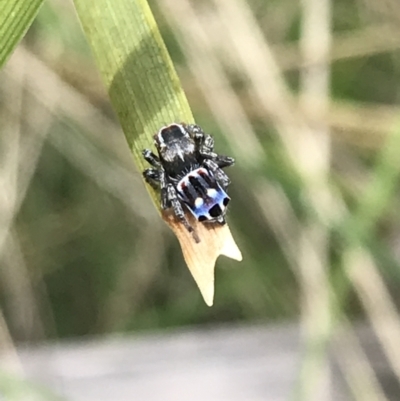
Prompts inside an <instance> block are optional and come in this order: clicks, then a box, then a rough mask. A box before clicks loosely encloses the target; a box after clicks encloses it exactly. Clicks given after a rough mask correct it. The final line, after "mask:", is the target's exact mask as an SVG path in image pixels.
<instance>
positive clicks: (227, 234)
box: [163, 213, 242, 306]
mask: <svg viewBox="0 0 400 401" xmlns="http://www.w3.org/2000/svg"><path fill="white" fill-rule="evenodd" d="M186 217H187V219H188V221H189V223H190V225H191V226H192V227H193V228H194V230H195V232H196V234H197V236H198V237H199V240H200V241H199V242H196V241H195V239H194V237H193V235H192V234H191V233H189V232H188V231H187V229H186V228H185V227H184V226H183V224H181V223H180V222H179V221H177V219H176V218H175V217H174V216H173V215H172V214H171V213H163V219H164V220H165V221H166V223H167V224H168V225H169V226H170V228H171V229H172V231H173V232H174V234H175V235H176V237H177V238H178V241H179V243H180V245H181V248H182V253H183V257H184V259H185V261H186V264H187V266H188V268H189V270H190V272H191V274H192V276H193V278H194V280H195V281H196V284H197V286H198V287H199V289H200V292H201V294H202V296H203V299H204V301H205V303H206V304H207V305H208V306H212V305H213V300H214V271H215V263H216V260H217V258H218V256H219V255H225V256H227V257H229V258H232V259H235V260H238V261H241V260H242V254H241V252H240V250H239V248H238V246H237V245H236V242H235V240H234V239H233V237H232V234H231V231H230V229H229V227H228V225H227V224H225V225H223V226H221V225H219V224H204V223H200V222H198V221H197V220H196V219H194V218H193V217H192V216H189V215H187V216H186Z"/></svg>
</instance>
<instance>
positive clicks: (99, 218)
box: [0, 0, 400, 341]
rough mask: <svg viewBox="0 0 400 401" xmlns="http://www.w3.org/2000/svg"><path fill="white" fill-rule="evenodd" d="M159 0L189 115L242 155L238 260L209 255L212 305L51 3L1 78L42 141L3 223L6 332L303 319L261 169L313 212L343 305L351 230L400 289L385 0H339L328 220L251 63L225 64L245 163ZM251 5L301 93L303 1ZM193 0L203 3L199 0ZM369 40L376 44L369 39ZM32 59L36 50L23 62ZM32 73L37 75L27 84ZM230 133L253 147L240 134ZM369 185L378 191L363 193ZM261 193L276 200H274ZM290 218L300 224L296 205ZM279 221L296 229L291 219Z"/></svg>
mask: <svg viewBox="0 0 400 401" xmlns="http://www.w3.org/2000/svg"><path fill="white" fill-rule="evenodd" d="M389 3H390V2H387V4H389ZM160 4H161V2H160V3H158V2H157V1H156V0H154V1H152V2H151V6H152V8H153V10H154V13H155V17H156V19H157V21H158V22H159V24H160V29H161V31H162V34H163V37H164V39H165V41H166V44H167V47H168V49H169V51H170V53H171V57H172V59H173V60H174V62H175V65H176V68H177V70H178V74H179V75H180V78H181V80H182V84H183V87H184V89H185V91H186V93H187V96H188V99H189V102H190V104H191V107H192V110H193V112H194V114H195V116H196V121H197V122H198V123H199V124H200V125H201V126H202V127H204V128H205V130H206V131H207V132H210V133H212V134H213V135H214V136H215V138H216V150H217V151H219V152H221V153H226V154H229V155H233V156H234V157H236V158H237V159H238V162H237V164H236V166H235V167H233V168H232V169H231V171H229V175H230V177H231V179H232V183H233V184H232V186H231V188H230V194H231V197H232V203H231V207H230V212H229V216H228V220H229V224H230V226H231V229H232V231H233V233H234V237H235V238H236V240H237V242H238V244H239V246H240V248H241V250H242V253H243V258H244V261H243V262H242V263H240V264H238V263H237V262H235V261H231V260H228V259H225V258H220V259H219V260H218V263H217V270H216V299H215V303H214V306H213V307H212V308H211V309H210V308H208V307H207V306H206V305H205V304H204V302H203V300H202V298H201V295H200V293H199V291H198V290H197V287H196V285H195V283H194V281H193V279H192V278H191V276H190V273H189V272H188V270H187V269H186V266H185V263H184V261H183V258H182V255H181V251H180V248H179V246H178V243H177V240H176V239H175V238H174V237H173V235H172V233H171V232H169V230H168V229H167V228H166V227H165V226H164V223H163V222H162V221H161V219H160V218H159V217H158V215H157V212H156V210H155V209H154V207H153V205H152V202H151V200H150V197H149V196H148V195H147V193H146V192H145V189H144V185H143V183H142V181H141V179H140V172H139V171H136V170H135V167H134V165H133V162H132V160H131V155H130V154H129V151H128V146H127V144H126V142H125V139H124V137H123V134H122V131H121V130H120V128H119V127H118V123H117V121H116V118H115V116H114V114H113V112H112V110H111V107H110V105H109V102H108V97H107V95H106V93H105V90H104V89H103V86H102V83H101V81H100V78H99V74H98V72H97V69H96V66H95V65H94V62H93V60H92V56H91V53H90V50H89V48H88V45H87V44H86V41H85V37H84V35H83V33H82V30H81V28H80V26H79V23H78V20H77V17H76V15H75V12H74V10H73V8H72V6H71V5H70V4H69V3H67V2H63V1H60V0H58V1H57V0H53V1H48V2H46V3H45V4H44V5H43V7H42V9H41V10H40V12H39V14H38V17H37V18H36V20H35V22H34V23H33V25H32V27H31V29H30V30H29V32H28V34H27V36H26V37H25V39H24V40H23V43H22V45H21V48H22V47H23V52H24V53H23V54H22V53H20V54H19V59H18V60H25V63H26V66H25V70H22V71H19V70H18V65H19V64H18V63H21V61H18V60H16V59H13V58H12V59H11V60H10V63H9V65H6V68H5V71H2V73H1V76H0V116H1V120H2V122H3V130H4V132H6V131H8V130H12V129H13V128H15V126H17V129H18V130H19V141H20V143H21V144H24V143H30V141H32V140H35V138H36V139H37V141H38V142H40V143H41V144H42V145H41V146H42V148H41V150H40V153H39V155H38V157H37V160H36V161H35V162H34V163H33V165H31V166H30V168H29V169H30V170H32V172H33V175H32V178H31V180H30V183H29V187H28V189H27V192H26V195H25V197H24V198H23V200H22V204H21V206H20V209H19V211H18V213H17V214H16V216H15V218H14V220H13V225H12V228H11V231H10V232H11V233H12V237H13V238H14V239H13V241H14V242H15V241H16V242H17V245H15V243H14V245H8V246H6V247H5V250H4V255H3V259H2V260H3V262H2V264H3V268H4V270H7V271H8V273H4V272H3V274H2V275H1V276H0V305H1V306H2V309H3V311H4V315H5V318H6V321H7V323H8V326H9V329H10V331H11V334H12V337H13V338H15V339H16V340H29V341H33V340H38V339H43V338H54V337H57V338H60V337H72V336H79V335H85V334H99V333H106V332H112V331H127V330H148V329H157V328H164V327H171V326H181V325H191V324H211V323H216V322H218V323H220V322H228V321H271V320H274V321H278V320H279V321H282V320H288V319H297V318H298V316H299V311H300V303H299V298H301V291H300V289H299V283H298V279H296V272H294V271H293V268H292V267H291V263H290V261H289V260H288V259H289V258H288V254H287V253H286V252H285V243H284V241H283V240H282V238H281V237H280V236H279V234H277V232H276V227H273V225H271V220H269V219H268V218H266V217H265V211H264V210H263V207H262V206H263V205H262V202H261V203H260V196H261V195H260V194H261V192H260V191H261V190H262V189H263V188H264V186H265V185H266V183H268V185H270V186H272V187H279V189H280V191H282V194H283V195H284V196H283V198H282V199H286V200H287V201H288V205H289V207H290V208H291V209H292V211H293V213H294V216H295V217H296V219H297V220H298V223H299V224H300V226H301V225H304V226H307V225H308V224H310V222H311V223H313V224H314V223H315V224H319V225H320V227H322V228H323V229H324V230H325V231H326V235H327V237H328V239H329V245H328V260H329V263H328V278H329V280H330V281H329V282H330V285H331V286H332V288H333V290H334V291H336V293H337V294H338V298H339V299H340V300H341V306H342V307H343V309H344V311H345V312H347V313H348V314H349V315H350V316H354V315H356V316H359V314H360V313H361V310H360V309H361V308H360V305H359V303H358V301H356V296H355V294H354V290H353V288H352V286H351V283H350V281H349V279H348V278H347V276H346V274H345V272H344V270H345V269H344V267H343V263H344V262H343V255H342V252H343V251H344V250H345V249H347V248H348V246H349V244H350V242H351V239H354V237H355V238H356V242H360V243H361V245H362V247H364V248H366V249H367V250H368V251H369V252H370V253H371V255H372V257H373V259H374V260H375V261H376V266H377V267H378V269H379V272H380V273H382V275H383V277H384V279H385V280H386V282H390V285H388V286H387V290H388V292H389V293H390V294H392V295H393V300H394V302H396V303H397V302H398V301H399V297H398V294H397V293H396V288H397V286H398V285H399V280H400V275H399V271H400V265H399V261H398V257H399V255H400V253H399V246H400V242H399V241H400V226H399V220H400V214H399V212H398V200H399V179H398V175H399V167H398V165H400V164H399V163H396V161H399V160H400V157H398V155H397V153H398V152H400V146H398V140H397V136H398V132H399V129H400V125H399V120H398V110H399V101H400V97H399V95H400V50H399V49H400V28H399V26H400V24H399V22H400V14H399V13H398V12H397V14H396V13H391V12H389V11H388V9H389V8H387V7H386V8H385V7H383V6H382V7H380V4H383V3H381V2H379V0H376V1H369V2H367V1H355V0H354V1H353V0H352V1H347V0H341V1H335V2H334V5H333V24H332V25H333V34H332V35H333V37H332V43H333V50H334V51H333V52H332V55H333V56H332V57H333V59H332V62H331V64H330V65H331V94H330V102H331V105H332V107H330V108H329V110H328V113H327V116H326V121H327V124H328V127H329V130H330V133H331V141H332V144H331V155H330V158H331V160H330V165H331V166H332V167H331V170H330V172H329V177H328V182H329V185H331V186H332V188H333V192H334V193H335V194H339V195H338V197H339V198H340V202H342V206H341V207H342V208H343V209H345V210H346V213H344V214H343V216H344V217H343V219H340V218H339V221H335V222H329V223H326V222H324V221H321V219H320V216H318V213H317V212H315V210H314V206H313V204H312V203H310V201H309V199H308V198H307V196H306V195H305V193H306V192H307V191H306V189H307V188H306V183H305V181H304V180H303V178H302V177H301V174H300V173H299V171H298V169H297V167H296V165H294V163H293V160H291V159H290V157H289V156H288V154H287V150H286V149H285V147H284V146H283V145H282V142H281V140H280V139H279V137H278V135H277V131H278V128H277V127H276V126H275V125H274V124H273V119H272V118H270V117H269V116H266V115H265V113H264V110H263V109H262V108H261V107H260V105H259V104H258V103H257V101H256V100H255V99H254V98H252V97H251V96H250V95H249V92H250V91H249V89H248V77H246V76H245V75H244V74H240V73H239V72H238V69H237V68H236V67H237V66H236V65H234V63H233V62H232V66H231V67H232V68H231V69H229V68H225V69H224V73H225V75H226V77H227V79H228V82H230V83H231V84H232V87H233V88H234V93H235V94H236V95H237V96H238V98H239V99H240V102H241V104H242V107H243V108H244V110H245V112H246V115H247V117H248V119H249V121H250V123H251V126H252V128H253V130H254V133H255V134H254V135H255V137H256V138H257V139H258V143H259V146H260V147H261V154H262V158H261V160H259V162H258V165H257V166H256V167H251V166H248V165H246V163H245V162H243V163H241V160H244V157H243V158H241V157H240V155H239V153H240V149H238V148H237V147H235V146H233V145H232V144H233V143H234V142H232V134H231V133H230V132H226V130H224V129H221V125H220V124H219V123H218V121H217V120H218V118H216V117H215V115H213V111H214V110H212V108H211V107H210V106H209V105H210V103H208V102H207V101H206V99H205V96H204V93H202V92H201V90H199V85H201V83H199V82H197V81H196V80H195V78H194V76H193V71H192V70H191V69H190V66H189V64H190V60H188V59H189V57H188V55H187V54H186V53H185V50H184V49H183V48H182V47H181V45H180V43H179V41H178V40H177V38H176V37H177V36H179V32H177V31H176V30H175V28H176V26H174V23H173V21H171V20H168V16H167V15H165V13H164V12H163V9H162V7H160ZM247 4H248V6H249V7H250V8H251V9H252V10H253V13H254V15H255V17H256V19H257V21H258V22H259V24H260V27H261V29H262V30H263V32H264V34H265V35H266V38H267V39H268V40H270V42H271V45H272V49H273V51H274V54H275V55H276V58H277V60H278V64H279V65H280V67H281V72H282V74H283V76H284V77H285V78H286V82H287V83H288V85H289V87H290V88H291V94H292V95H293V96H294V97H296V96H297V94H298V92H299V91H301V85H300V81H301V76H300V74H299V71H300V69H299V68H300V67H301V62H300V59H299V54H298V50H297V49H296V47H295V45H296V43H297V41H298V40H299V38H300V36H301V32H300V21H301V17H300V9H299V6H298V4H297V3H296V5H295V4H294V3H293V2H291V1H289V0H287V1H269V2H265V1H261V0H253V1H251V2H248V3H247ZM390 4H391V3H390ZM201 5H202V7H203V8H204V9H207V2H204V3H203V2H201ZM279 21H281V24H280V23H279ZM182 23H183V22H182ZM185 23H190V21H186V22H185ZM214 23H215V21H214ZM363 35H364V36H363ZM379 35H381V36H379ZM387 35H389V36H387ZM373 41H374V42H373ZM372 42H373V44H374V46H370V47H369V48H368V46H366V45H368V44H370V43H372ZM388 42H389V44H390V46H388ZM216 46H220V44H218V45H216ZM352 46H353V47H352ZM359 49H364V50H361V51H360V50H359ZM352 53H354V54H352ZM31 59H33V60H39V61H40V63H39V64H30V63H29V60H31ZM13 60H14V61H13ZM205 62H206V60H205ZM27 70H29V71H27ZM47 71H52V72H54V73H55V76H56V81H53V82H51V83H49V82H48V81H46V72H47ZM29 80H31V81H32V80H35V85H37V86H33V87H30V86H29V85H31V83H30V82H29ZM41 85H42V87H43V91H44V92H46V93H49V94H50V95H51V94H53V95H54V93H56V92H57V93H56V94H55V95H54V105H56V106H54V105H52V104H51V102H50V103H49V102H47V103H46V104H43V103H42V102H41V96H42V94H41V93H40V92H38V89H37V88H38V87H39V88H40V87H41ZM52 85H53V86H52ZM32 88H33V89H32ZM16 94H17V95H16ZM13 96H18V97H19V102H18V104H17V105H15V104H14V102H10V97H13ZM46 96H47V95H46ZM57 96H61V99H60V98H58V97H57ZM64 96H65V98H64ZM82 99H83V101H82ZM75 102H76V103H75ZM82 102H83V103H82ZM82 104H84V105H85V108H82V107H81V105H82ZM53 106H54V107H53ZM93 110H96V111H97V112H98V113H99V114H100V115H101V116H102V119H103V120H101V121H99V119H98V114H94V112H93ZM102 121H106V122H107V124H108V125H107V126H105V125H102ZM108 129H111V131H110V130H108ZM299 131H300V130H299ZM300 134H301V133H299V135H300ZM395 134H396V135H395ZM239 135H240V137H241V138H242V140H243V147H246V146H247V144H248V143H247V142H248V138H247V136H246V135H247V133H246V132H240V134H239ZM27 154H28V156H29V152H28V153H27ZM310 157H312V155H311V156H310ZM27 160H28V161H29V158H27ZM28 166H29V163H28ZM108 174H110V175H108ZM365 191H367V192H365ZM365 194H369V195H370V197H371V198H373V199H372V201H371V203H368V199H367V198H364V196H366V195H365ZM374 199H375V201H374ZM340 202H339V203H340ZM265 204H266V205H267V206H266V208H270V207H271V205H272V206H273V202H268V203H265ZM363 205H366V206H365V207H363ZM275 206H276V210H277V212H276V214H277V218H278V219H279V218H280V216H281V214H279V212H278V211H279V210H280V207H281V206H282V205H281V204H280V202H279V201H278V202H277V203H276V205H275ZM284 206H285V205H284ZM269 213H271V214H272V215H274V213H275V212H274V210H270V211H269ZM272 217H273V216H272ZM289 223H294V222H293V221H291V220H290V219H289ZM279 227H280V228H281V229H282V230H283V232H285V230H286V231H287V232H289V234H291V235H295V233H293V232H291V230H292V226H290V225H288V226H285V224H284V220H282V221H281V222H280V225H279ZM279 227H278V228H279ZM357 230H361V232H358V231H357ZM13 249H14V251H12V250H13ZM15 249H16V250H15ZM7 252H11V253H12V254H10V255H7ZM17 265H18V267H17ZM21 276H22V278H21ZM21 282H23V283H24V284H23V285H22V284H21ZM26 288H29V290H26ZM27 316H29V318H27Z"/></svg>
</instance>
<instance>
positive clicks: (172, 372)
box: [19, 326, 346, 401]
mask: <svg viewBox="0 0 400 401" xmlns="http://www.w3.org/2000/svg"><path fill="white" fill-rule="evenodd" d="M19 356H20V359H21V362H22V364H23V367H24V370H25V372H26V373H27V376H28V377H29V378H31V379H33V380H34V381H35V382H38V383H40V384H44V385H45V386H46V387H49V388H50V389H51V390H52V391H54V392H55V393H56V394H58V395H61V396H64V397H65V398H67V399H69V400H76V401H92V400H93V401H106V400H107V401H108V400H110V401H111V400H112V401H124V400H147V401H156V400H163V401H170V400H171V401H172V400H173V401H180V400H191V401H197V400H199V401H200V400H201V401H204V400H207V401H214V400H215V401H217V400H218V401H228V400H229V401H235V400H252V401H257V400H264V401H265V400H268V401H281V400H287V399H289V398H290V395H291V393H292V391H293V387H294V385H295V382H296V378H297V376H298V371H299V368H300V358H301V354H300V347H299V332H298V329H297V328H296V326H284V327H264V326H258V327H250V328H241V327H232V328H227V327H224V328H217V329H215V328H213V329H204V328H200V329H191V330H189V331H185V330H180V331H169V332H164V333H163V334H154V335H152V334H150V335H145V336H144V335H143V336H131V337H127V336H124V337H122V336H121V337H112V338H108V339H105V340H104V339H102V340H96V339H87V340H81V341H79V342H70V343H65V342H64V343H57V344H54V345H43V346H39V347H36V348H25V349H19ZM332 387H333V390H334V399H335V400H345V399H346V398H343V394H342V393H343V391H342V390H341V386H340V383H339V381H338V383H336V384H335V385H334V386H332Z"/></svg>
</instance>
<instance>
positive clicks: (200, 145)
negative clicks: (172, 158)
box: [186, 124, 235, 168]
mask: <svg viewBox="0 0 400 401" xmlns="http://www.w3.org/2000/svg"><path fill="white" fill-rule="evenodd" d="M186 128H187V129H188V131H189V132H190V133H191V135H192V137H193V139H194V142H195V144H196V148H197V150H198V152H199V153H200V155H201V156H202V157H203V158H204V159H208V160H212V161H214V162H215V163H216V164H217V165H218V167H220V168H224V167H229V166H232V164H234V163H235V160H234V159H233V158H232V157H229V156H223V155H218V154H217V153H215V152H214V138H213V137H212V136H211V135H208V134H206V133H205V132H204V131H203V130H202V129H201V128H200V127H199V126H198V125H195V124H189V125H188V126H187V127H186Z"/></svg>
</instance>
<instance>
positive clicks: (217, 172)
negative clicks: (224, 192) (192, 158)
mask: <svg viewBox="0 0 400 401" xmlns="http://www.w3.org/2000/svg"><path fill="white" fill-rule="evenodd" d="M204 165H205V166H206V167H207V168H208V169H209V170H210V171H211V172H212V173H213V174H214V177H215V179H216V180H217V181H218V182H219V183H220V184H221V185H222V187H223V188H224V189H226V187H227V186H228V185H229V184H230V183H231V181H230V179H229V177H228V176H227V175H226V174H225V173H224V172H223V171H222V169H221V168H220V167H219V166H218V163H216V162H215V161H213V160H211V159H207V160H204Z"/></svg>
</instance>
